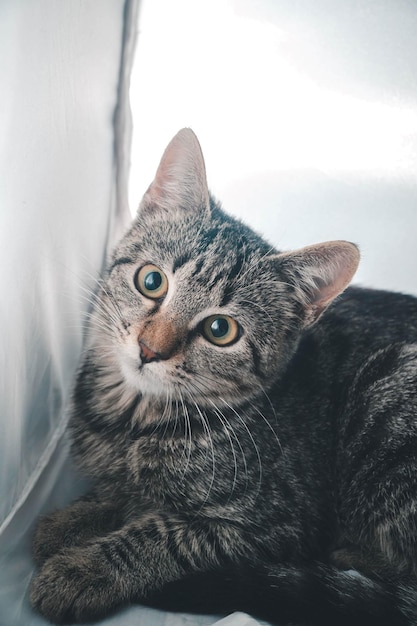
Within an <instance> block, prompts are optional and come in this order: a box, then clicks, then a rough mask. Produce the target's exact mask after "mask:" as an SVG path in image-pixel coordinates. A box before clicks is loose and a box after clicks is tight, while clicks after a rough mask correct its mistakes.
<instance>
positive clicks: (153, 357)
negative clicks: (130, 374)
mask: <svg viewBox="0 0 417 626" xmlns="http://www.w3.org/2000/svg"><path fill="white" fill-rule="evenodd" d="M139 350H140V359H141V361H142V363H151V362H152V361H159V360H160V358H161V355H160V354H159V353H158V352H154V351H153V350H151V349H150V348H148V346H147V345H146V343H144V342H143V341H139Z"/></svg>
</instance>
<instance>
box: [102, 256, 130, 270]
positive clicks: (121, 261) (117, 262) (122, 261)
mask: <svg viewBox="0 0 417 626" xmlns="http://www.w3.org/2000/svg"><path fill="white" fill-rule="evenodd" d="M134 262H135V261H134V259H131V258H130V257H128V256H122V257H120V258H119V259H115V260H114V261H113V263H112V264H111V266H110V269H109V271H108V272H109V274H111V273H112V271H113V270H114V268H115V267H117V266H118V265H125V264H127V263H134Z"/></svg>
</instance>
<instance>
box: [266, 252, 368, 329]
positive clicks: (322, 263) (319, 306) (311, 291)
mask: <svg viewBox="0 0 417 626" xmlns="http://www.w3.org/2000/svg"><path fill="white" fill-rule="evenodd" d="M359 259H360V254H359V249H358V247H357V246H356V245H355V244H353V243H350V242H348V241H326V242H324V243H319V244H315V245H313V246H307V247H305V248H301V249H299V250H295V251H294V252H285V253H282V254H277V255H274V256H273V257H270V260H271V261H272V262H273V263H274V265H275V266H276V267H277V269H279V273H280V276H281V277H282V278H283V279H284V280H285V281H286V282H289V283H290V284H292V285H294V287H295V288H296V289H297V291H299V292H300V295H301V299H302V302H303V307H304V311H305V324H306V326H307V325H310V324H312V323H314V322H315V320H316V319H317V318H318V317H319V316H320V315H321V314H322V313H323V311H324V310H325V309H326V308H327V307H328V306H329V304H330V303H331V302H332V301H333V300H334V299H335V298H336V297H337V296H338V295H339V294H340V293H342V292H343V291H344V290H345V289H346V287H347V286H348V285H349V283H350V281H351V280H352V278H353V276H354V274H355V272H356V270H357V268H358V264H359Z"/></svg>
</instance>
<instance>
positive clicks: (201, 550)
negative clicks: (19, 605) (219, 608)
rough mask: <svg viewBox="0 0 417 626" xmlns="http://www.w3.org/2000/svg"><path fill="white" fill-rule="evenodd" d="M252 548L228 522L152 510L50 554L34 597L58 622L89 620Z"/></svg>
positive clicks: (32, 596) (46, 614)
mask: <svg viewBox="0 0 417 626" xmlns="http://www.w3.org/2000/svg"><path fill="white" fill-rule="evenodd" d="M249 550H250V548H249V543H247V544H246V542H245V540H244V537H243V535H242V534H241V532H240V531H239V530H238V529H237V528H235V527H234V526H231V525H230V524H228V523H225V522H221V521H216V522H215V521H212V522H210V521H207V520H204V521H203V522H200V523H199V522H198V521H197V519H195V518H194V519H193V520H192V521H187V520H185V519H181V518H179V517H177V516H175V517H174V516H170V515H164V514H150V513H148V514H146V515H145V516H143V518H142V519H138V520H135V521H131V522H130V523H129V524H127V525H125V526H124V527H122V528H121V529H119V530H117V531H114V532H112V533H110V534H107V535H105V536H103V537H100V538H98V539H96V540H95V541H90V542H88V543H87V544H85V545H84V546H83V547H76V548H68V549H64V550H62V551H61V552H59V553H58V554H56V555H55V556H53V557H52V558H50V559H49V560H48V561H47V562H46V563H45V565H44V566H43V568H42V569H41V571H40V573H39V574H38V576H37V577H36V578H35V579H34V581H33V583H32V589H31V600H32V603H33V605H34V606H35V607H36V608H37V609H38V610H39V611H40V612H41V613H42V614H43V615H44V616H45V617H47V618H48V619H50V620H51V621H53V622H57V623H62V622H64V621H85V620H89V619H92V618H98V617H100V616H103V615H105V614H107V613H108V612H109V611H111V610H113V609H115V608H116V607H118V606H120V605H122V604H126V603H128V602H131V601H138V600H140V599H141V598H146V597H147V596H148V595H149V594H150V593H152V592H154V591H155V590H157V589H159V588H161V587H163V585H164V584H166V583H167V582H169V581H173V580H177V579H179V578H181V577H182V576H184V575H186V574H187V573H190V572H193V571H201V570H204V569H207V568H209V567H211V566H215V565H218V564H219V563H221V562H225V561H226V560H233V559H234V558H238V557H240V556H241V555H242V554H243V553H245V552H246V553H247V554H248V553H249Z"/></svg>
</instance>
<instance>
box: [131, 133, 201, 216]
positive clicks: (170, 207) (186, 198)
mask: <svg viewBox="0 0 417 626" xmlns="http://www.w3.org/2000/svg"><path fill="white" fill-rule="evenodd" d="M209 208H210V200H209V191H208V187H207V179H206V168H205V165H204V158H203V153H202V151H201V148H200V144H199V142H198V139H197V137H196V136H195V134H194V133H193V131H192V130H191V129H190V128H183V129H182V130H180V131H179V132H178V133H177V134H176V135H175V137H174V138H173V139H172V140H171V141H170V143H169V144H168V146H167V148H166V150H165V152H164V154H163V156H162V159H161V162H160V164H159V167H158V169H157V172H156V175H155V179H154V181H153V182H152V184H151V185H150V187H149V188H148V190H147V192H146V193H145V195H144V197H143V199H142V202H141V204H140V207H139V214H142V215H143V214H145V213H152V214H155V212H158V211H163V212H165V213H168V214H171V215H175V213H177V214H178V212H180V213H183V214H184V213H191V212H192V213H195V212H196V211H197V212H201V211H203V212H207V213H208V212H209Z"/></svg>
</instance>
